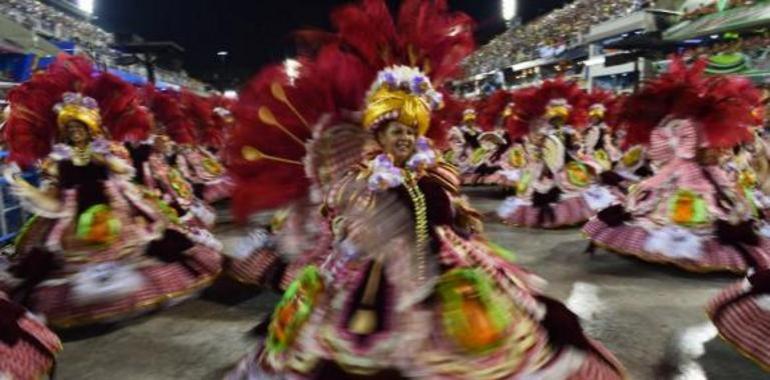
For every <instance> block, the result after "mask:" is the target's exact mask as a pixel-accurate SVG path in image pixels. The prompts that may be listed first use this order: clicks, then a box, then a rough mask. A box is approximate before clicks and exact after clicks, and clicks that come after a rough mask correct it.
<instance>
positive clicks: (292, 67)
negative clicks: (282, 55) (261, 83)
mask: <svg viewBox="0 0 770 380" xmlns="http://www.w3.org/2000/svg"><path fill="white" fill-rule="evenodd" d="M301 67H302V64H301V63H300V62H299V61H297V60H296V59H292V58H288V59H286V60H285V61H283V68H284V71H286V76H287V77H288V78H289V82H290V83H294V81H295V80H296V79H297V78H299V69H300V68H301Z"/></svg>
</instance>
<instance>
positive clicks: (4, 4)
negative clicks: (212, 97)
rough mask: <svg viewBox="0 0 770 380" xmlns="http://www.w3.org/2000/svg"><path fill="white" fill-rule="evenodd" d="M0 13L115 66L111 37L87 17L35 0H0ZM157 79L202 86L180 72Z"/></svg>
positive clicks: (129, 69)
mask: <svg viewBox="0 0 770 380" xmlns="http://www.w3.org/2000/svg"><path fill="white" fill-rule="evenodd" d="M0 14H2V15H5V16H6V17H9V18H10V19H12V20H13V21H15V22H17V23H19V24H21V25H23V26H24V27H26V28H28V29H30V30H32V31H34V32H36V33H38V34H40V35H43V36H45V37H48V38H52V39H56V40H65V41H72V42H74V43H75V44H76V45H77V46H78V47H79V48H80V49H82V51H83V52H85V53H87V54H89V55H90V56H91V57H92V58H93V59H94V60H95V61H98V62H100V63H102V64H104V65H105V66H107V67H116V66H117V65H116V64H115V58H116V57H118V56H120V55H121V53H120V52H119V51H117V50H115V49H113V48H112V47H111V46H112V45H113V43H114V42H115V41H114V36H113V34H112V33H109V32H107V31H105V30H104V29H102V28H100V27H98V26H97V25H94V24H93V23H91V22H90V21H89V20H88V18H86V17H84V18H78V17H74V16H71V15H68V14H66V13H65V12H62V11H60V10H58V9H56V8H54V7H52V6H49V5H47V4H43V3H41V2H40V1H38V0H4V1H0ZM120 69H121V70H123V71H127V72H130V73H132V74H136V75H139V76H144V75H145V71H144V67H142V66H129V67H121V68H120ZM157 77H158V79H159V80H161V81H163V82H167V83H174V84H179V85H182V86H186V87H191V88H202V87H203V83H201V82H200V81H197V80H195V79H193V78H190V77H189V76H188V75H187V74H186V73H184V72H177V71H171V70H163V69H160V70H158V72H157Z"/></svg>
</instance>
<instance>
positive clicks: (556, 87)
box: [508, 78, 587, 134]
mask: <svg viewBox="0 0 770 380" xmlns="http://www.w3.org/2000/svg"><path fill="white" fill-rule="evenodd" d="M512 99H513V102H514V103H515V105H516V107H514V115H515V118H513V120H511V123H510V125H509V127H508V129H509V131H513V132H511V133H512V134H514V133H517V134H519V133H522V132H523V131H530V130H531V128H532V127H533V124H535V122H536V121H538V120H549V119H552V118H556V117H560V118H563V119H564V121H565V123H566V124H568V125H571V126H572V127H574V128H583V127H585V124H586V117H587V112H586V110H587V105H586V100H587V99H586V96H585V92H584V91H583V90H582V89H581V88H580V87H579V86H578V85H577V83H575V82H571V81H566V80H564V79H563V78H557V79H553V80H547V81H545V82H543V83H542V84H541V85H540V86H538V87H528V88H523V89H520V90H517V91H515V92H514V93H513V94H512Z"/></svg>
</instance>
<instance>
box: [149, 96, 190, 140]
mask: <svg viewBox="0 0 770 380" xmlns="http://www.w3.org/2000/svg"><path fill="white" fill-rule="evenodd" d="M145 102H146V104H147V106H148V107H149V109H150V110H151V111H152V113H153V115H155V122H156V127H158V128H159V129H160V130H161V131H163V132H165V133H166V134H167V135H168V136H169V137H170V138H171V140H173V141H174V142H176V143H178V144H192V143H194V142H195V125H194V124H193V122H192V120H191V119H190V118H189V117H187V115H186V114H185V112H184V110H183V109H182V105H181V103H180V101H179V94H177V93H173V92H168V91H159V90H157V89H156V88H155V87H152V86H148V87H146V88H145Z"/></svg>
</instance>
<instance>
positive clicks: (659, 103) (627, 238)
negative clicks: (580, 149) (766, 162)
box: [583, 58, 770, 273]
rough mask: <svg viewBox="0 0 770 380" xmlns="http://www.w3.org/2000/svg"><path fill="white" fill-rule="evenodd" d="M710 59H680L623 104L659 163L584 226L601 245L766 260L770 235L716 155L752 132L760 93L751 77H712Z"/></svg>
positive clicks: (701, 264) (633, 252) (638, 252)
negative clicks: (687, 61) (707, 71)
mask: <svg viewBox="0 0 770 380" xmlns="http://www.w3.org/2000/svg"><path fill="white" fill-rule="evenodd" d="M704 67H705V61H697V62H696V63H695V64H693V65H692V66H691V67H689V68H688V67H687V65H686V64H685V63H684V61H683V60H681V59H679V58H676V59H674V60H673V61H672V64H671V66H670V70H669V72H668V73H666V74H663V75H661V76H659V77H658V78H656V79H654V80H652V81H650V82H649V83H647V85H646V86H645V87H644V88H643V89H641V90H640V91H639V92H637V93H636V94H634V95H632V96H631V97H630V98H629V99H628V100H627V101H626V102H625V106H624V107H625V111H624V113H623V115H624V116H623V119H624V124H625V126H626V128H627V137H626V138H627V139H628V143H630V144H637V143H641V144H645V145H649V157H650V159H651V160H652V161H653V162H654V163H656V164H657V165H658V166H659V169H658V170H657V171H656V173H655V174H654V175H653V176H652V177H650V178H648V179H646V180H644V181H642V182H640V183H639V184H638V185H636V186H634V187H633V189H632V191H631V192H630V194H629V196H628V198H627V199H626V202H625V203H624V204H622V205H614V206H612V207H609V208H607V209H605V210H603V211H601V212H600V213H599V214H598V215H597V217H596V218H594V219H592V220H591V221H590V222H588V224H586V225H585V227H584V228H583V232H584V233H585V234H586V235H587V237H588V238H589V239H590V240H591V241H592V244H594V245H597V246H601V247H605V248H607V249H609V250H610V251H613V252H617V253H620V254H624V255H630V256H634V257H637V258H640V259H642V260H646V261H650V262H655V263H664V264H673V265H675V266H678V267H680V268H683V269H686V270H690V271H695V272H709V271H730V272H735V273H744V272H745V271H746V270H747V269H748V268H750V267H752V266H755V267H763V266H764V265H765V263H766V262H767V260H768V255H769V254H770V241H768V240H767V239H766V238H763V237H760V236H758V235H757V233H756V228H757V224H756V222H755V220H754V219H753V216H752V206H751V202H750V201H749V200H747V198H746V197H745V196H744V194H743V193H742V191H740V189H739V186H738V185H737V184H736V183H735V182H734V181H731V180H730V179H729V178H728V177H727V175H726V174H725V172H724V170H723V169H722V168H721V167H720V165H719V163H720V157H721V156H722V155H723V153H722V152H723V151H724V149H731V148H732V147H733V146H735V145H737V144H739V143H741V142H747V141H751V139H752V138H753V136H752V132H751V129H750V128H749V127H750V126H751V125H752V124H751V123H752V118H751V110H752V109H753V107H754V106H755V104H756V103H757V102H758V98H759V97H758V92H757V91H756V89H755V88H754V87H753V86H752V85H751V83H750V82H749V81H748V80H746V79H744V78H736V77H728V76H719V77H707V76H705V75H704V74H703V70H704ZM640 110H644V112H640Z"/></svg>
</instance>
